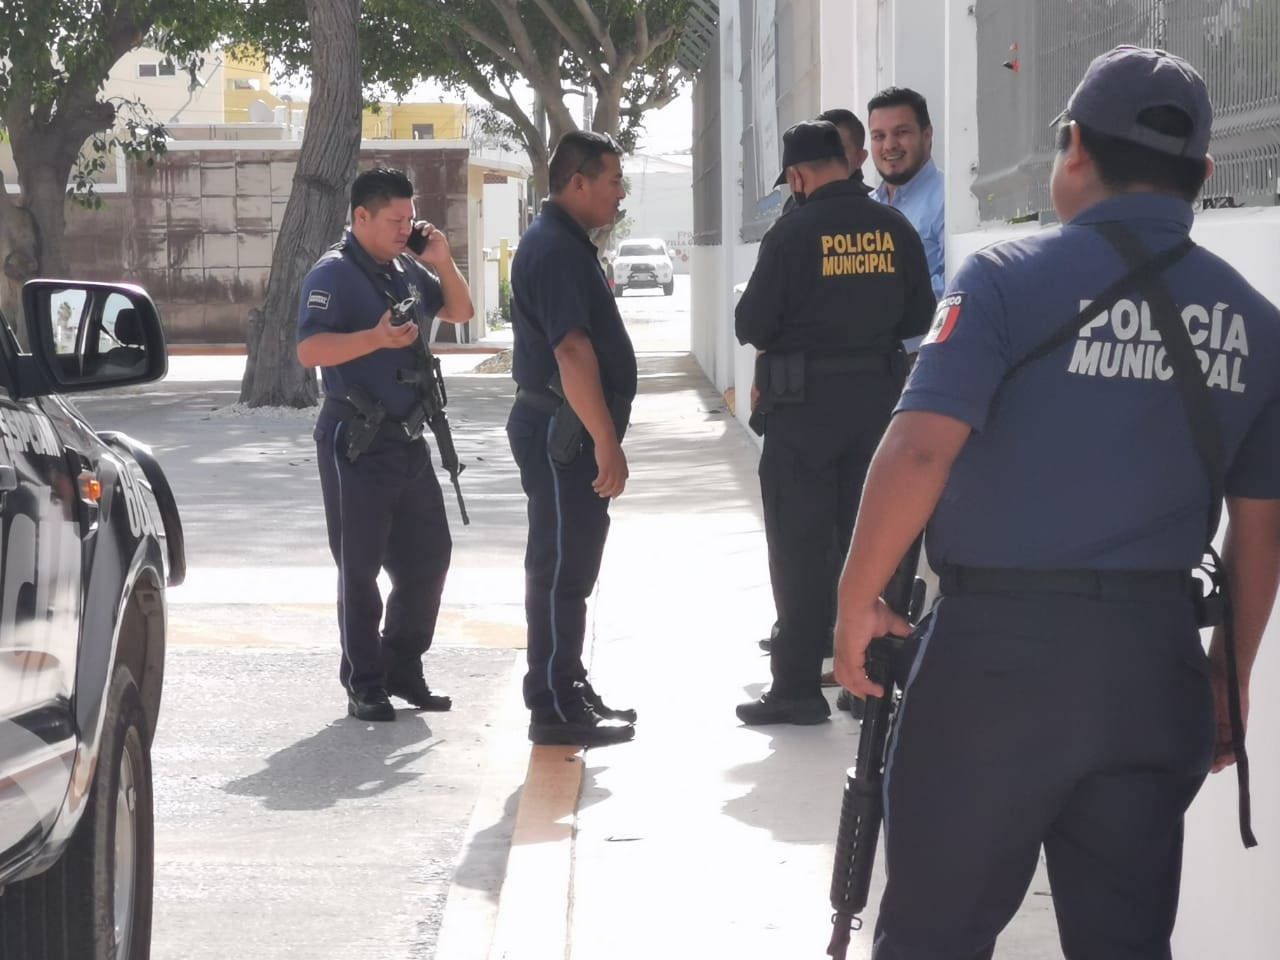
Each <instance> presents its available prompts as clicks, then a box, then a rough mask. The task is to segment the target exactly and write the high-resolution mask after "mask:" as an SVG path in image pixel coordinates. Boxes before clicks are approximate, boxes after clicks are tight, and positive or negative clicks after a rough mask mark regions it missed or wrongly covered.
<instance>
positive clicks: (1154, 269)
mask: <svg viewBox="0 0 1280 960" xmlns="http://www.w3.org/2000/svg"><path fill="white" fill-rule="evenodd" d="M1093 229H1095V230H1096V231H1097V232H1098V233H1099V234H1101V235H1102V236H1103V237H1104V238H1106V240H1107V241H1108V242H1110V243H1111V245H1112V246H1114V247H1115V248H1116V250H1117V251H1118V252H1119V253H1120V255H1121V256H1122V257H1123V258H1124V260H1125V262H1126V263H1128V264H1129V267H1130V270H1129V272H1128V273H1127V274H1125V275H1124V276H1123V277H1121V278H1120V279H1119V280H1117V281H1116V282H1115V283H1113V284H1111V286H1109V287H1107V289H1106V290H1104V291H1103V292H1102V294H1101V295H1100V296H1099V297H1097V298H1096V299H1095V300H1093V301H1092V302H1091V303H1090V304H1089V305H1088V306H1087V307H1085V308H1084V309H1083V310H1081V311H1080V312H1079V313H1078V314H1077V315H1076V316H1075V317H1073V318H1072V319H1071V320H1070V321H1068V322H1067V323H1065V324H1063V325H1062V326H1061V327H1060V328H1059V329H1058V330H1057V331H1056V332H1055V333H1054V334H1053V335H1052V336H1050V337H1049V338H1048V339H1047V340H1045V341H1044V342H1043V343H1041V344H1040V345H1039V346H1038V347H1036V348H1035V349H1034V350H1032V351H1031V352H1030V353H1028V354H1027V355H1026V356H1024V357H1022V358H1021V359H1020V360H1019V361H1018V362H1017V363H1015V364H1014V365H1013V366H1012V367H1011V368H1010V369H1009V371H1008V373H1006V374H1005V376H1004V378H1003V380H1002V381H1001V385H1003V383H1004V381H1007V380H1008V379H1009V378H1010V377H1012V376H1013V375H1014V373H1016V372H1017V371H1018V370H1020V369H1021V368H1022V367H1024V366H1026V365H1027V364H1029V363H1032V362H1034V361H1036V360H1039V359H1040V358H1041V357H1044V356H1047V355H1048V354H1050V353H1052V352H1053V351H1054V350H1056V349H1058V348H1059V347H1061V346H1062V345H1064V344H1066V343H1068V342H1069V341H1071V340H1072V339H1073V338H1075V337H1076V336H1077V335H1078V334H1079V332H1080V330H1082V329H1083V328H1084V327H1085V326H1086V325H1087V324H1089V323H1091V322H1092V321H1093V320H1095V319H1096V318H1097V317H1098V315H1099V314H1100V313H1102V312H1103V311H1106V310H1110V309H1111V307H1113V306H1114V305H1115V304H1116V303H1117V302H1118V301H1119V299H1120V298H1121V297H1122V296H1123V295H1125V294H1126V293H1128V292H1129V291H1131V290H1133V289H1135V288H1137V289H1140V290H1141V291H1142V292H1143V293H1144V294H1145V295H1146V297H1147V300H1148V302H1149V303H1150V305H1151V321H1152V323H1153V324H1154V325H1155V328H1156V330H1157V331H1158V332H1159V334H1160V340H1161V342H1162V344H1163V346H1164V348H1165V352H1166V355H1167V356H1168V358H1169V365H1170V367H1171V368H1172V370H1173V377H1172V379H1173V382H1174V385H1175V386H1176V387H1177V390H1178V396H1179V398H1180V399H1181V401H1182V407H1183V410H1184V412H1185V414H1186V417H1187V420H1188V422H1189V424H1190V427H1191V439H1192V442H1193V444H1194V445H1195V448H1196V454H1197V455H1198V456H1199V458H1200V460H1201V462H1202V463H1203V465H1204V469H1205V473H1206V474H1207V476H1208V479H1209V512H1208V518H1207V519H1208V522H1207V526H1206V532H1205V552H1206V555H1207V556H1206V563H1205V564H1204V567H1203V568H1204V569H1206V570H1207V572H1209V574H1210V576H1211V578H1212V586H1214V587H1216V588H1217V589H1218V590H1219V591H1220V598H1217V599H1219V600H1220V606H1221V625H1222V629H1223V641H1224V643H1223V652H1224V655H1225V656H1224V659H1225V660H1226V664H1225V666H1226V673H1227V676H1226V688H1227V689H1226V694H1227V713H1228V716H1229V720H1230V724H1231V748H1232V751H1233V752H1234V754H1235V760H1236V777H1237V781H1238V785H1239V819H1240V838H1241V840H1242V841H1243V842H1244V845H1245V846H1246V847H1252V846H1256V845H1257V842H1258V841H1257V840H1256V838H1255V837H1254V835H1253V828H1252V826H1251V816H1250V803H1249V758H1248V755H1247V754H1246V752H1245V744H1244V721H1243V719H1242V717H1241V713H1240V672H1239V667H1238V664H1237V661H1236V647H1235V618H1234V615H1233V612H1232V608H1231V589H1230V584H1229V582H1228V580H1227V571H1226V568H1225V566H1224V565H1223V563H1222V560H1221V558H1220V557H1219V556H1218V554H1217V552H1216V551H1215V550H1214V548H1213V538H1214V535H1215V534H1216V533H1217V532H1218V523H1219V521H1220V520H1221V518H1222V503H1223V497H1224V495H1225V492H1226V469H1227V457H1226V450H1225V448H1224V447H1223V443H1222V434H1221V432H1220V431H1219V429H1218V423H1217V419H1216V416H1215V414H1214V410H1213V402H1212V400H1211V399H1210V395H1209V387H1208V385H1207V383H1206V382H1205V378H1204V375H1203V373H1202V371H1201V368H1200V363H1199V360H1198V359H1197V358H1196V353H1195V348H1194V347H1193V346H1192V343H1191V337H1190V334H1188V333H1187V328H1186V327H1185V326H1184V325H1183V323H1182V321H1181V319H1180V312H1179V311H1178V308H1177V305H1176V304H1175V303H1174V301H1173V296H1172V295H1171V294H1170V292H1169V288H1168V286H1167V285H1166V284H1165V283H1164V281H1163V280H1162V279H1161V274H1162V273H1163V272H1164V271H1165V270H1167V269H1169V268H1170V267H1171V266H1173V265H1174V264H1175V263H1177V262H1178V261H1179V260H1181V259H1182V258H1183V257H1184V256H1186V254H1187V253H1189V252H1190V251H1191V250H1193V249H1194V248H1195V244H1194V243H1193V242H1192V241H1191V239H1190V238H1187V239H1185V240H1183V241H1182V242H1181V243H1178V244H1175V245H1174V246H1172V247H1169V248H1168V249H1166V250H1164V251H1162V252H1160V253H1158V254H1155V255H1154V256H1153V255H1151V254H1149V253H1148V252H1147V251H1146V250H1145V249H1144V248H1143V246H1142V242H1141V241H1140V240H1139V239H1138V237H1137V236H1136V235H1135V234H1134V233H1133V232H1131V231H1130V230H1128V229H1127V228H1125V227H1123V226H1121V225H1120V224H1118V223H1103V224H1097V225H1095V226H1094V227H1093ZM984 572H985V571H984ZM992 572H994V571H992ZM1023 572H1024V573H1027V574H1033V575H1037V579H1038V581H1039V586H1040V588H1041V589H1066V590H1067V592H1082V593H1096V592H1100V591H1098V590H1091V589H1079V590H1071V589H1068V588H1067V587H1059V586H1057V582H1058V579H1057V578H1062V577H1070V576H1071V575H1073V574H1075V575H1079V574H1080V573H1081V572H1080V571H1043V575H1040V574H1041V572H1039V571H1023ZM960 573H961V574H962V575H967V573H968V572H967V571H964V570H963V569H962V570H961V571H960ZM973 573H974V574H978V573H979V571H973ZM1001 573H1002V574H1008V573H1009V571H1001ZM1089 573H1091V574H1092V575H1094V576H1095V577H1098V578H1100V579H1101V580H1104V581H1108V582H1109V579H1108V578H1110V579H1114V580H1116V585H1119V586H1121V587H1123V589H1124V591H1125V592H1126V593H1132V592H1135V591H1133V590H1132V589H1131V587H1132V585H1131V584H1128V582H1127V581H1126V580H1125V574H1126V573H1130V574H1132V575H1133V576H1131V577H1129V579H1130V580H1132V579H1134V577H1135V576H1136V577H1138V578H1140V577H1141V576H1142V575H1143V574H1145V573H1147V572H1146V571H1092V572H1089ZM1172 575H1173V576H1178V575H1179V574H1177V572H1173V573H1172ZM1064 583H1065V581H1064ZM1152 585H1154V581H1153V584H1152ZM1083 586H1088V585H1083ZM1164 586H1165V587H1169V586H1176V583H1175V582H1174V581H1173V580H1166V581H1165V583H1164ZM1101 592H1106V591H1105V590H1103V591H1101ZM1136 592H1141V591H1136ZM1207 599H1208V600H1209V601H1213V600H1214V599H1215V598H1214V597H1212V596H1210V597H1209V598H1207ZM1201 625H1202V626H1209V625H1211V623H1202V624H1201Z"/></svg>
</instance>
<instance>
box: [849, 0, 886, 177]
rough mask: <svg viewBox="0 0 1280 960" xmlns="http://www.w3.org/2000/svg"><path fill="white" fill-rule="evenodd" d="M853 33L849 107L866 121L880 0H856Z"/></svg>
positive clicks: (874, 81)
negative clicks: (851, 99)
mask: <svg viewBox="0 0 1280 960" xmlns="http://www.w3.org/2000/svg"><path fill="white" fill-rule="evenodd" d="M852 12H853V25H852V26H853V37H852V38H851V42H850V49H849V51H848V53H849V61H850V64H849V65H850V70H851V75H852V81H853V90H852V93H853V103H851V104H850V105H849V109H850V110H852V111H853V112H854V113H856V114H857V115H858V119H859V120H861V121H862V122H863V123H866V122H867V101H868V100H870V99H871V98H872V96H874V95H875V93H876V91H877V90H879V89H880V87H881V86H882V84H881V83H880V0H855V2H854V4H853V11H852ZM863 172H864V173H865V175H866V177H867V179H868V181H870V182H875V179H876V177H875V170H874V168H872V166H871V164H870V162H868V163H867V165H866V167H864V168H863Z"/></svg>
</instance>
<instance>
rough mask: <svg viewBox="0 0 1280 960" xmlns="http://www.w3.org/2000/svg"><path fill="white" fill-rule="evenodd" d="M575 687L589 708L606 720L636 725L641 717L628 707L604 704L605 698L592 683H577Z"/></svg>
mask: <svg viewBox="0 0 1280 960" xmlns="http://www.w3.org/2000/svg"><path fill="white" fill-rule="evenodd" d="M574 686H575V687H576V688H577V689H578V692H579V693H581V694H582V699H583V700H584V701H585V702H586V704H587V706H588V707H590V708H591V709H592V710H594V711H595V713H596V715H597V716H599V717H600V718H601V719H604V720H621V721H623V722H624V723H635V722H636V720H637V719H639V715H638V714H637V713H636V712H635V710H633V709H631V708H628V707H611V706H609V705H608V704H606V703H605V702H604V697H602V696H600V694H598V693H596V691H595V687H593V686H591V684H590V683H586V682H582V683H576V684H574Z"/></svg>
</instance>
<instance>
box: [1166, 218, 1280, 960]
mask: <svg viewBox="0 0 1280 960" xmlns="http://www.w3.org/2000/svg"><path fill="white" fill-rule="evenodd" d="M1191 235H1192V237H1193V238H1194V239H1195V240H1196V242H1197V243H1200V244H1203V245H1204V246H1205V247H1207V248H1208V249H1210V250H1212V251H1213V252H1214V253H1217V254H1218V255H1219V256H1221V257H1224V258H1225V259H1226V260H1228V261H1229V262H1230V263H1231V264H1232V266H1234V267H1235V268H1236V269H1237V270H1239V271H1240V272H1241V273H1242V274H1243V275H1244V278H1245V279H1246V280H1248V281H1249V282H1250V283H1251V284H1253V285H1254V286H1255V287H1257V288H1258V290H1260V291H1261V292H1262V293H1264V294H1266V296H1267V297H1268V298H1269V299H1270V300H1271V301H1272V302H1273V303H1277V304H1280V272H1278V271H1277V270H1276V264H1277V263H1280V210H1276V209H1275V208H1271V207H1251V208H1245V209H1240V210H1211V211H1207V212H1205V213H1201V214H1199V215H1198V216H1197V217H1196V223H1195V227H1194V229H1193V230H1192V234H1191ZM1277 442H1280V440H1278V441H1277ZM1250 691H1251V693H1252V699H1251V702H1250V709H1249V728H1248V736H1247V744H1248V747H1249V762H1250V775H1251V779H1252V791H1251V792H1252V795H1253V829H1254V833H1255V834H1256V835H1257V837H1258V846H1257V847H1255V848H1254V849H1253V850H1249V851H1246V850H1244V849H1243V847H1242V846H1241V844H1240V835H1239V831H1238V829H1237V825H1236V777H1235V768H1231V769H1230V770H1228V771H1225V772H1223V773H1220V774H1218V775H1217V776H1214V777H1210V778H1209V781H1208V782H1207V783H1206V784H1205V787H1204V789H1203V790H1201V791H1200V796H1199V797H1197V798H1196V801H1195V803H1194V804H1193V805H1192V807H1191V811H1190V813H1189V815H1188V817H1187V837H1186V846H1185V854H1184V862H1183V871H1182V906H1181V909H1180V911H1179V914H1178V927H1177V930H1176V932H1175V934H1174V939H1173V944H1174V956H1175V957H1178V958H1183V957H1186V958H1191V957H1239V958H1241V960H1245V958H1248V960H1253V958H1255V957H1256V958H1260V960H1261V958H1265V957H1274V956H1276V955H1277V954H1278V953H1280V947H1278V946H1277V944H1280V911H1278V910H1277V909H1276V904H1277V903H1280V696H1277V695H1278V694H1280V618H1278V617H1276V616H1272V618H1271V622H1270V624H1268V626H1267V630H1266V634H1265V636H1264V637H1263V641H1262V650H1261V652H1260V653H1259V655H1258V661H1257V663H1256V664H1255V665H1254V671H1253V678H1252V681H1251V683H1250Z"/></svg>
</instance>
